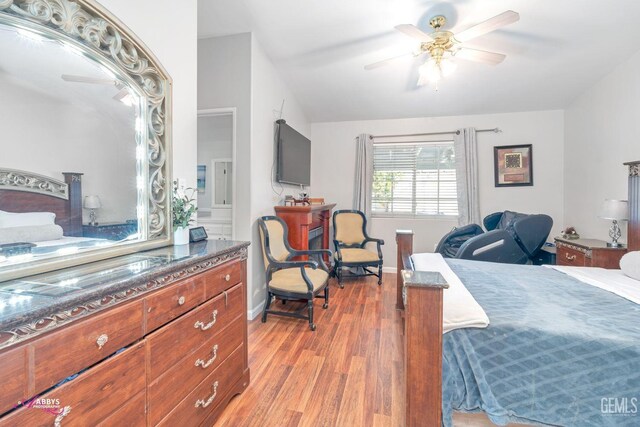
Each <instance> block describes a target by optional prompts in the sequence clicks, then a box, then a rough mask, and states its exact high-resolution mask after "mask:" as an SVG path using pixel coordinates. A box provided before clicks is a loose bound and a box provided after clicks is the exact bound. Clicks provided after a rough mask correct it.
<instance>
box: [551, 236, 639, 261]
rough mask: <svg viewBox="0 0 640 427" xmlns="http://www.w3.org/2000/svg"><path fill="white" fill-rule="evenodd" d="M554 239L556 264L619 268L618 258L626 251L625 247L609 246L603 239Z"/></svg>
mask: <svg viewBox="0 0 640 427" xmlns="http://www.w3.org/2000/svg"><path fill="white" fill-rule="evenodd" d="M554 240H555V242H556V248H557V249H556V264H557V265H573V266H576V267H602V268H609V269H619V268H620V258H622V256H623V255H624V254H626V253H627V249H626V248H610V247H608V246H607V242H605V241H603V240H596V239H575V240H569V239H564V238H561V237H556V238H554Z"/></svg>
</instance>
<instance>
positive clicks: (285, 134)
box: [276, 120, 311, 185]
mask: <svg viewBox="0 0 640 427" xmlns="http://www.w3.org/2000/svg"><path fill="white" fill-rule="evenodd" d="M276 123H277V124H278V128H277V136H278V145H277V147H278V171H277V174H276V179H277V180H278V182H281V183H284V184H293V185H310V181H311V141H310V140H309V139H308V138H306V137H305V136H303V135H302V134H301V133H300V132H298V131H296V130H295V129H294V128H292V127H291V126H289V125H288V124H286V123H285V121H284V120H278V121H277V122H276Z"/></svg>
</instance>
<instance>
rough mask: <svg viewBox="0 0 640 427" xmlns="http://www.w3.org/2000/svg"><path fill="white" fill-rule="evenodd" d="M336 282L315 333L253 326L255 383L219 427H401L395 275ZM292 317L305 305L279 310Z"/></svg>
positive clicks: (460, 419) (476, 422)
mask: <svg viewBox="0 0 640 427" xmlns="http://www.w3.org/2000/svg"><path fill="white" fill-rule="evenodd" d="M383 280H384V283H383V285H382V286H378V284H377V279H376V278H374V277H373V278H372V277H368V278H364V279H358V280H346V281H345V288H344V289H340V288H339V287H338V286H337V283H336V282H335V281H334V280H332V281H331V283H330V292H331V299H330V302H329V308H328V309H327V310H323V309H322V308H321V306H322V301H321V300H316V301H315V323H316V325H317V330H316V331H315V332H311V331H310V330H309V325H308V322H306V321H304V320H299V319H289V318H284V317H280V316H273V315H270V316H269V317H268V319H267V323H261V322H260V317H258V318H257V319H255V320H253V321H252V322H250V323H249V365H250V368H251V383H250V385H249V387H247V389H246V390H245V391H244V393H243V394H241V395H240V396H237V397H235V398H234V399H232V400H231V402H230V403H229V405H228V406H227V408H226V409H225V410H224V412H223V413H222V415H221V417H220V419H219V420H218V422H217V423H216V427H236V426H251V427H252V426H256V427H270V426H274V427H275V426H278V427H280V426H303V427H323V426H326V427H333V426H338V427H360V426H366V427H369V426H375V427H378V426H380V427H387V426H393V427H397V426H400V427H401V426H403V425H404V417H405V412H404V411H405V397H404V367H403V363H404V362H403V360H404V344H403V338H402V332H403V331H402V320H401V317H400V312H398V311H396V309H395V298H396V294H395V275H393V274H385V275H384V276H383ZM274 306H275V307H276V308H277V309H278V310H286V311H295V310H297V309H299V308H300V307H301V304H300V303H296V302H288V303H287V304H286V305H282V304H281V303H280V302H275V303H274V304H273V305H272V307H274ZM490 425H491V423H490V421H489V420H488V419H487V418H486V416H484V415H482V414H473V415H469V414H456V415H455V416H454V426H456V427H458V426H460V427H467V426H473V427H487V426H490Z"/></svg>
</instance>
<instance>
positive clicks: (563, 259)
mask: <svg viewBox="0 0 640 427" xmlns="http://www.w3.org/2000/svg"><path fill="white" fill-rule="evenodd" d="M556 263H557V264H558V265H573V266H576V267H583V266H585V265H586V258H585V254H584V252H580V251H577V250H575V249H571V248H567V247H566V246H562V245H558V247H557V256H556Z"/></svg>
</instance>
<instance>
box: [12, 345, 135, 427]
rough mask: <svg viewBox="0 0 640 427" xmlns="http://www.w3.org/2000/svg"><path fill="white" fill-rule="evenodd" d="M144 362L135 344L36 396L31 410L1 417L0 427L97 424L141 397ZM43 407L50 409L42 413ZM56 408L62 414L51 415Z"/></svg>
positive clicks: (18, 411)
mask: <svg viewBox="0 0 640 427" xmlns="http://www.w3.org/2000/svg"><path fill="white" fill-rule="evenodd" d="M144 361H145V352H144V345H143V344H142V343H139V344H136V345H135V346H134V347H132V348H130V349H128V350H126V351H124V352H122V353H120V354H118V355H116V356H113V357H112V358H110V359H108V360H105V361H104V362H103V363H101V364H100V365H97V366H95V367H93V368H91V369H89V370H88V371H86V372H84V373H82V374H81V375H80V376H79V377H78V378H76V379H74V380H73V381H70V382H68V383H66V384H63V385H62V386H60V387H58V388H56V389H53V390H51V391H50V392H48V393H46V394H44V395H42V396H39V398H38V399H39V401H37V402H36V401H34V402H33V406H32V407H23V408H20V409H19V410H17V411H15V412H13V413H11V414H10V415H8V416H6V417H4V418H2V420H0V426H1V427H5V426H30V427H36V426H47V427H50V426H52V425H54V424H55V425H63V426H90V425H97V424H98V423H100V422H102V421H103V420H108V419H109V417H110V416H111V415H113V414H115V413H117V412H118V411H119V410H120V408H122V407H125V406H126V405H127V404H128V403H129V402H130V400H131V399H132V398H133V397H134V396H136V395H138V394H139V393H141V392H142V393H143V395H144V389H145V369H144V367H145V365H144ZM143 402H144V401H143ZM39 405H42V406H40V407H38V406H39ZM44 406H50V409H49V410H45V409H44ZM58 408H59V409H58ZM60 409H62V410H63V411H64V412H62V413H59V414H55V413H52V412H54V411H56V410H58V411H59V410H60ZM142 411H144V406H143V407H142ZM56 421H57V422H58V424H56Z"/></svg>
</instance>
